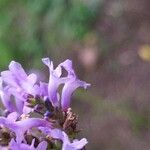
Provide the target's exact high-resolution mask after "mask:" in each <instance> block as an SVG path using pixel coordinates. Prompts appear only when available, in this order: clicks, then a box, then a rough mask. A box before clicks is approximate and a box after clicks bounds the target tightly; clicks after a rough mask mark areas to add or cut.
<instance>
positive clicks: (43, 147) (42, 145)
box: [9, 139, 47, 150]
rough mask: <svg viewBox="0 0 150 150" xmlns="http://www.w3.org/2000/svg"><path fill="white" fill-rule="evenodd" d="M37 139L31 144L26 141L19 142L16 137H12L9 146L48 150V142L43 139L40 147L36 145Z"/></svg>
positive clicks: (19, 148) (21, 149)
mask: <svg viewBox="0 0 150 150" xmlns="http://www.w3.org/2000/svg"><path fill="white" fill-rule="evenodd" d="M34 142H35V139H33V140H32V143H31V145H28V144H25V143H17V142H15V140H14V139H12V140H11V141H10V143H9V148H10V149H11V150H46V148H47V142H46V141H42V142H41V143H39V145H38V147H37V148H35V147H34Z"/></svg>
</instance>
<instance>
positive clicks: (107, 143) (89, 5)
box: [0, 0, 150, 150]
mask: <svg viewBox="0 0 150 150" xmlns="http://www.w3.org/2000/svg"><path fill="white" fill-rule="evenodd" d="M149 6H150V1H149V0H142V1H141V0H132V1H131V0H0V71H2V70H4V69H6V68H7V66H8V64H9V62H10V61H11V60H16V61H19V62H20V63H21V64H22V65H23V67H25V68H26V70H27V71H28V72H31V71H32V72H36V73H37V74H38V76H39V78H41V79H42V80H46V79H48V72H46V69H47V68H45V67H44V65H43V64H42V62H41V58H43V57H50V58H51V59H52V60H53V61H54V63H55V64H56V65H57V64H59V63H60V62H62V61H63V60H65V59H67V58H69V59H72V60H73V64H74V68H75V70H76V72H77V73H78V75H79V77H80V78H81V79H82V80H86V81H87V82H89V83H91V84H92V86H91V88H90V89H89V90H88V91H84V90H78V91H77V92H76V93H75V94H74V96H73V104H72V107H73V108H74V111H75V112H77V113H79V122H80V123H79V124H80V125H79V128H80V129H82V130H83V131H82V132H81V134H80V136H81V137H83V136H84V137H86V138H87V139H88V140H89V144H88V146H87V149H89V150H100V149H102V150H149V149H150V94H149V93H150V34H149V33H150V32H149V31H150V28H149V27H150V11H149V9H150V8H149ZM31 68H32V69H31ZM33 68H34V69H33ZM38 70H40V71H41V72H40V71H38ZM42 72H45V73H42Z"/></svg>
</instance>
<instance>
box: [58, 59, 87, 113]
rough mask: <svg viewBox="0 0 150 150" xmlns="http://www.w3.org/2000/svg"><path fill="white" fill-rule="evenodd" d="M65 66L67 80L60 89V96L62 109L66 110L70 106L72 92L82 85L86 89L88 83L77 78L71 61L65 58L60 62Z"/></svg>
mask: <svg viewBox="0 0 150 150" xmlns="http://www.w3.org/2000/svg"><path fill="white" fill-rule="evenodd" d="M60 65H61V66H63V67H64V68H65V70H66V71H67V72H68V76H67V82H65V85H64V87H63V90H62V96H61V106H62V108H63V110H67V109H68V108H69V107H70V99H71V95H72V93H73V92H74V91H75V90H76V89H77V88H78V87H83V88H84V89H86V88H87V87H88V86H90V84H88V83H86V82H84V81H81V80H79V79H78V78H77V76H76V74H75V72H74V70H73V68H72V61H71V60H69V59H67V60H66V61H64V62H63V63H61V64H60Z"/></svg>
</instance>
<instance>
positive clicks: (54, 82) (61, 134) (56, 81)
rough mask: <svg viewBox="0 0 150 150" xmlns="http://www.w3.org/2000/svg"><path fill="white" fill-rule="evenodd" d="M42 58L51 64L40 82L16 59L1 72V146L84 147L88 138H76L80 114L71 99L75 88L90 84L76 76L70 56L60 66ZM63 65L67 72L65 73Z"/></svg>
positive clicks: (5, 149) (11, 149)
mask: <svg viewBox="0 0 150 150" xmlns="http://www.w3.org/2000/svg"><path fill="white" fill-rule="evenodd" d="M42 61H43V63H44V64H45V65H46V66H47V67H48V68H49V74H50V75H49V82H48V83H45V82H39V81H38V79H37V76H36V74H34V73H32V74H29V75H27V74H26V72H25V71H24V69H23V68H22V66H21V65H20V64H19V63H17V62H15V61H11V62H10V64H9V70H6V71H2V72H1V76H0V99H1V101H2V104H3V106H4V109H3V110H1V116H0V149H1V150H49V149H53V150H56V149H57V150H58V149H62V150H81V149H85V145H86V144H87V140H86V139H85V138H83V139H81V140H77V139H76V135H77V133H78V132H79V130H78V129H77V122H78V118H77V115H76V114H75V113H73V112H72V110H71V108H70V101H71V95H72V93H73V92H74V90H75V89H77V88H78V87H83V88H85V89H86V88H87V87H88V86H90V84H87V83H86V82H84V81H81V80H79V79H78V78H77V76H76V74H75V72H74V70H73V68H72V61H70V60H66V61H64V62H62V63H61V64H59V65H58V66H57V68H54V66H53V62H52V61H50V59H49V58H43V59H42ZM63 69H64V70H65V71H66V72H67V76H63V73H62V72H63ZM60 85H63V87H62V90H60V89H59V87H60Z"/></svg>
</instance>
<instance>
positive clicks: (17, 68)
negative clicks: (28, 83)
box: [9, 61, 27, 79]
mask: <svg viewBox="0 0 150 150" xmlns="http://www.w3.org/2000/svg"><path fill="white" fill-rule="evenodd" d="M9 70H10V71H11V72H12V73H13V74H14V75H15V76H16V77H17V78H18V79H20V78H21V79H25V78H27V74H26V73H25V71H24V69H23V68H22V66H21V64H19V63H18V62H15V61H11V62H10V64H9Z"/></svg>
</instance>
